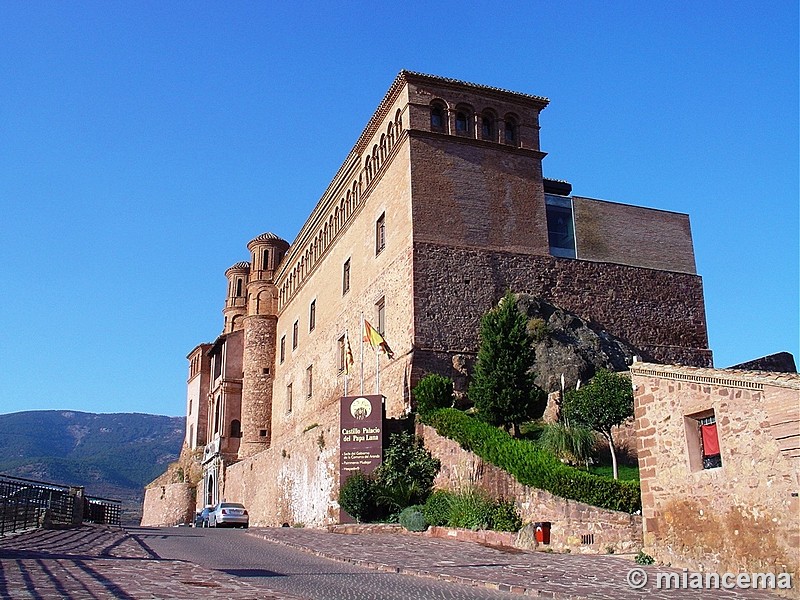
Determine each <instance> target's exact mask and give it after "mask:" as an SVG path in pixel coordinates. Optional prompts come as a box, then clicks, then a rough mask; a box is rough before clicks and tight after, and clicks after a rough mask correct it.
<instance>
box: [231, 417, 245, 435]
mask: <svg viewBox="0 0 800 600" xmlns="http://www.w3.org/2000/svg"><path fill="white" fill-rule="evenodd" d="M231 437H232V438H240V437H242V424H241V422H240V421H239V419H234V420H233V421H231Z"/></svg>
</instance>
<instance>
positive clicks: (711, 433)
mask: <svg viewBox="0 0 800 600" xmlns="http://www.w3.org/2000/svg"><path fill="white" fill-rule="evenodd" d="M698 424H699V425H700V446H701V448H702V453H703V468H704V469H716V468H719V467H721V466H722V456H721V455H720V453H719V437H718V435H717V419H716V417H714V415H711V416H710V417H705V418H704V419H699V420H698Z"/></svg>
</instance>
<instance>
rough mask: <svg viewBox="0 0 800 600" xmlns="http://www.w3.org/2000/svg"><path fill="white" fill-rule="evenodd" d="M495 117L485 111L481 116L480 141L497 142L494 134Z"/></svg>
mask: <svg viewBox="0 0 800 600" xmlns="http://www.w3.org/2000/svg"><path fill="white" fill-rule="evenodd" d="M494 123H495V116H494V114H493V113H491V112H489V111H485V112H484V113H483V114H482V115H481V139H484V140H488V141H490V142H494V141H497V137H496V134H495V124H494Z"/></svg>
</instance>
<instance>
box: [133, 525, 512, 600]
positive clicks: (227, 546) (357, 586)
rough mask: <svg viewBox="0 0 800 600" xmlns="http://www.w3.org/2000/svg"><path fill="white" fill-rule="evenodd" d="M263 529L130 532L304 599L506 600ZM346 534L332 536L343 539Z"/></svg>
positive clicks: (157, 549)
mask: <svg viewBox="0 0 800 600" xmlns="http://www.w3.org/2000/svg"><path fill="white" fill-rule="evenodd" d="M264 531H271V530H255V529H253V530H250V532H252V533H253V534H255V535H251V534H250V533H248V532H246V531H244V530H240V529H190V528H183V527H178V528H175V527H173V528H171V529H146V528H141V529H131V530H130V532H131V533H132V535H133V536H134V537H135V538H136V539H138V540H140V541H141V542H142V543H143V544H145V545H146V546H147V547H148V548H150V549H151V550H152V551H153V552H154V553H155V554H157V555H158V556H161V557H164V558H178V559H181V560H186V561H191V562H193V563H197V564H199V565H201V566H203V567H208V568H216V569H220V570H221V571H223V572H224V573H225V574H227V575H233V576H235V577H238V578H242V579H243V580H246V581H248V582H250V583H257V584H259V585H265V586H268V587H270V588H272V589H274V590H278V591H281V592H287V593H291V594H297V595H300V596H303V597H305V598H308V599H309V600H409V599H415V598H424V599H426V600H427V599H431V600H436V599H451V600H483V599H485V600H490V599H494V600H508V598H509V596H508V594H506V593H502V592H498V591H496V590H491V589H485V588H475V587H473V586H471V585H462V584H454V583H448V582H444V581H437V580H434V579H428V578H420V577H413V576H411V575H400V574H397V573H395V572H382V571H378V570H375V569H370V568H367V567H364V566H356V565H353V564H348V563H346V562H338V561H332V560H328V559H325V558H320V557H318V556H314V555H313V554H311V553H309V552H303V551H301V550H297V549H293V548H289V547H287V546H286V545H283V544H275V543H272V542H267V541H265V540H264V538H263V535H259V534H262V533H263V532H264ZM350 537H351V536H342V535H338V536H336V538H335V539H336V540H341V541H345V540H346V539H347V538H350Z"/></svg>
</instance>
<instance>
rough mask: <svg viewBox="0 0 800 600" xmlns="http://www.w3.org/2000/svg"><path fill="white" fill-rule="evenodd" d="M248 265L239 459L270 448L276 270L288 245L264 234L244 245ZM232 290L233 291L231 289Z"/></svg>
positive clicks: (272, 235) (276, 306)
mask: <svg viewBox="0 0 800 600" xmlns="http://www.w3.org/2000/svg"><path fill="white" fill-rule="evenodd" d="M247 249H248V250H249V251H250V256H251V265H250V271H249V281H248V284H247V303H246V306H247V316H246V317H244V319H243V322H244V354H243V361H242V362H243V369H244V382H243V386H242V440H241V444H240V446H239V458H245V457H247V456H252V455H253V454H256V453H257V452H260V451H261V450H264V449H265V448H268V447H269V444H270V439H271V437H272V431H271V429H272V424H271V421H272V382H273V376H274V371H275V348H276V332H277V324H278V289H277V287H276V286H275V272H276V271H277V269H278V265H279V264H280V262H281V259H282V258H283V256H284V254H286V251H287V250H288V249H289V244H288V243H287V242H286V241H285V240H282V239H281V238H279V237H278V236H277V235H275V234H274V233H263V234H261V235H259V236H258V237H256V238H254V239H253V240H251V241H250V243H249V244H247ZM234 291H235V290H234Z"/></svg>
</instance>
